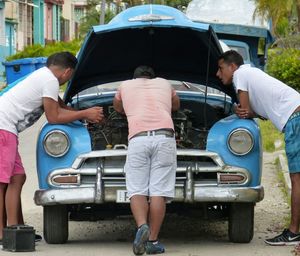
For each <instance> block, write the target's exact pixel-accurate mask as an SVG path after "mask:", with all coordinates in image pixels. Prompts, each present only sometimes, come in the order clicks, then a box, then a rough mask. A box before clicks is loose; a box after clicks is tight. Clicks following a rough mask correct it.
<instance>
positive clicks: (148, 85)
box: [115, 78, 176, 139]
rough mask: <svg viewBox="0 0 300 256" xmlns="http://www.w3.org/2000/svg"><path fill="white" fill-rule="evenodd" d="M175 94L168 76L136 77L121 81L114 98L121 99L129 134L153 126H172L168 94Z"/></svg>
mask: <svg viewBox="0 0 300 256" xmlns="http://www.w3.org/2000/svg"><path fill="white" fill-rule="evenodd" d="M175 95H176V91H175V90H173V88H172V86H171V84H170V83H169V81H168V80H166V79H163V78H154V79H147V78H137V79H132V80H127V81H124V82H122V83H121V85H120V87H119V88H118V91H117V93H116V96H115V97H116V99H117V100H121V101H122V104H123V108H124V111H125V114H126V116H127V119H128V126H129V135H128V139H130V138H131V137H132V136H134V135H136V134H138V133H140V132H143V131H151V130H157V129H167V128H169V129H173V130H174V125H173V121H172V117H171V109H172V97H173V96H175Z"/></svg>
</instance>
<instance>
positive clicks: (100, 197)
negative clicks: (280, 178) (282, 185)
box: [34, 186, 264, 205]
mask: <svg viewBox="0 0 300 256" xmlns="http://www.w3.org/2000/svg"><path fill="white" fill-rule="evenodd" d="M118 189H122V190H125V187H118V188H116V187H114V188H109V189H107V190H106V189H104V190H99V189H96V188H95V187H88V188H64V189H49V190H37V191H36V192H35V195H34V201H35V203H36V204H37V205H56V204H83V203H87V204H88V203H96V204H101V203H104V202H116V194H117V193H116V191H117V190H118ZM263 198H264V188H263V186H257V187H250V188H249V187H194V189H192V193H186V192H185V189H183V188H182V187H176V189H175V198H174V201H176V202H185V203H194V202H215V203H217V202H228V203H229V202H259V201H261V200H262V199H263Z"/></svg>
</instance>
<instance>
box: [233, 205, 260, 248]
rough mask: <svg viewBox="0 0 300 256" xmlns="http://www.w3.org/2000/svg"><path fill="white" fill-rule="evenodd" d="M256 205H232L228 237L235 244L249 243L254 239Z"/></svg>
mask: <svg viewBox="0 0 300 256" xmlns="http://www.w3.org/2000/svg"><path fill="white" fill-rule="evenodd" d="M253 227H254V203H232V204H231V205H230V210H229V220H228V235H229V240H230V241H231V242H234V243H249V242H250V241H251V240H252V238H253Z"/></svg>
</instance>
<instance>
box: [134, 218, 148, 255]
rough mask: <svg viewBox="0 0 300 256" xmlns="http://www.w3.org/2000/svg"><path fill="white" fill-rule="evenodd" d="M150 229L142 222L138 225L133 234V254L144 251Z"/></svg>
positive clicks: (139, 253) (140, 253)
mask: <svg viewBox="0 0 300 256" xmlns="http://www.w3.org/2000/svg"><path fill="white" fill-rule="evenodd" d="M149 235H150V231H149V227H148V225H147V224H143V225H142V226H140V227H139V229H138V230H137V232H136V234H135V239H134V241H133V248H132V249H133V253H134V254H135V255H142V254H144V253H145V251H146V249H145V245H146V242H147V240H148V238H149Z"/></svg>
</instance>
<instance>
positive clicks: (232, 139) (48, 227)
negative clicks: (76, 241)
mask: <svg viewBox="0 0 300 256" xmlns="http://www.w3.org/2000/svg"><path fill="white" fill-rule="evenodd" d="M221 52H222V48H221V46H220V43H219V41H218V38H217V37H216V34H215V33H214V31H213V30H212V28H211V27H210V26H209V25H207V24H201V23H195V22H193V21H191V20H189V19H188V18H187V17H186V16H185V15H184V14H183V13H181V12H180V11H178V10H176V9H174V8H171V7H167V6H161V5H142V6H137V7H133V8H130V9H127V10H125V11H123V12H122V13H120V14H119V15H117V16H116V17H115V18H114V19H113V20H112V21H111V22H110V23H109V24H106V25H100V26H95V27H93V29H92V30H91V32H90V33H89V34H88V35H87V37H86V39H85V42H84V44H83V46H82V48H81V50H80V52H79V54H78V61H79V63H78V66H77V68H76V71H75V75H74V77H73V78H72V80H71V81H70V83H69V84H68V87H67V90H66V92H65V95H64V100H65V102H66V103H67V104H69V105H70V106H73V107H74V108H76V109H84V108H87V107H90V106H96V105H97V106H103V108H104V112H105V116H106V120H105V122H104V123H102V124H89V123H87V122H85V121H84V120H81V121H77V122H73V123H69V124H67V125H50V124H48V123H46V124H45V125H44V126H43V128H42V129H41V131H40V134H39V137H38V143H37V173H38V178H39V189H38V190H37V191H36V192H35V196H34V200H35V203H36V204H37V205H41V206H43V208H44V237H45V240H46V242H47V243H50V244H55V243H65V242H66V241H67V240H68V221H69V219H72V220H80V219H83V218H84V219H87V218H90V219H93V220H95V219H97V218H99V219H100V218H105V217H106V216H109V217H110V218H111V217H113V216H114V215H121V214H130V209H129V204H128V198H127V197H126V187H125V175H126V174H125V172H124V163H125V159H126V153H127V136H128V126H127V120H126V117H125V116H122V115H120V114H118V113H117V112H115V110H114V109H113V107H112V101H113V97H114V94H115V92H116V90H117V87H118V85H119V84H120V82H121V81H123V80H127V79H131V78H132V75H133V70H134V69H135V68H136V67H137V66H139V65H141V64H143V65H150V66H152V67H153V68H154V70H155V72H156V74H157V75H158V76H160V77H163V78H166V79H168V80H170V82H171V83H172V85H173V86H174V88H175V89H176V90H177V93H178V95H179V97H180V100H181V108H180V110H179V111H177V112H175V113H173V121H174V124H175V130H176V141H177V161H178V167H177V172H176V197H175V199H174V201H173V202H172V203H170V204H168V207H167V208H168V211H172V212H173V213H174V212H175V213H176V212H177V213H178V214H179V213H181V214H182V213H184V214H185V213H187V212H189V211H190V210H193V209H196V210H197V212H198V213H199V218H200V217H201V218H203V217H210V216H218V217H222V218H224V217H225V218H227V219H228V223H229V224H228V230H229V232H228V234H229V240H230V241H232V242H242V243H247V242H250V241H251V239H252V237H253V219H254V206H255V203H256V202H259V201H261V200H262V199H263V196H264V193H263V187H262V186H261V165H262V157H261V152H262V150H261V138H260V131H259V128H258V125H257V123H256V122H255V121H254V120H241V119H238V118H237V116H236V115H234V114H233V113H232V105H233V103H234V102H235V101H236V96H235V93H234V91H233V89H232V88H227V87H223V86H222V85H221V83H220V81H218V79H217V77H216V72H217V60H218V56H219V55H220V54H221ZM158 114H159V113H158Z"/></svg>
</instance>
